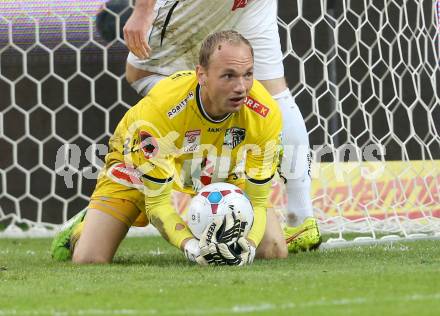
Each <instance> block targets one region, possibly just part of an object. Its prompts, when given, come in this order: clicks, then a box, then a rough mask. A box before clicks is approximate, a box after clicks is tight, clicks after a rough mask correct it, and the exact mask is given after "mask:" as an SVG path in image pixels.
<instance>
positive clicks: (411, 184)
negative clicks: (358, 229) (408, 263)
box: [174, 160, 440, 220]
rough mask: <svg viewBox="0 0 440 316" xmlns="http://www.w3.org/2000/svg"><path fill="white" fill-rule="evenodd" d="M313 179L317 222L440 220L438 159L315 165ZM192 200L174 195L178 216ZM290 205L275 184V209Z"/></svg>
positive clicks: (280, 186)
mask: <svg viewBox="0 0 440 316" xmlns="http://www.w3.org/2000/svg"><path fill="white" fill-rule="evenodd" d="M312 179H313V180H312V190H311V196H312V199H313V206H314V208H315V209H316V210H317V211H318V212H319V213H318V214H316V215H317V216H318V217H324V218H329V217H336V216H343V217H345V218H348V219H352V220H353V219H358V218H362V217H375V218H378V219H381V218H385V217H388V216H396V215H398V216H405V217H408V218H420V217H426V216H433V217H439V218H440V161H439V160H434V161H432V160H428V161H405V162H401V161H392V162H338V163H320V164H313V166H312ZM189 200H190V196H189V195H186V194H183V193H179V192H176V193H175V195H174V204H175V206H176V209H177V210H178V211H179V212H180V213H184V212H185V210H186V208H187V206H188V203H189ZM286 205H287V196H286V194H285V190H284V185H283V183H282V182H281V181H277V182H275V183H274V186H273V191H272V194H271V207H273V208H275V209H285V207H286Z"/></svg>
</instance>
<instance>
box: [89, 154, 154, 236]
mask: <svg viewBox="0 0 440 316" xmlns="http://www.w3.org/2000/svg"><path fill="white" fill-rule="evenodd" d="M88 208H89V209H96V210H99V211H101V212H104V213H106V214H109V215H111V216H112V217H114V218H116V219H118V220H120V221H121V222H123V223H125V224H126V225H127V226H128V227H130V226H146V225H148V223H149V222H148V219H147V217H146V215H145V196H144V194H143V193H142V182H141V180H140V178H139V177H138V174H136V170H134V169H131V168H127V167H126V166H125V165H124V164H123V163H117V164H114V165H113V166H111V167H109V168H106V167H105V168H104V169H103V170H102V172H101V174H100V177H99V178H98V181H97V183H96V188H95V191H94V192H93V194H92V196H91V197H90V203H89V206H88Z"/></svg>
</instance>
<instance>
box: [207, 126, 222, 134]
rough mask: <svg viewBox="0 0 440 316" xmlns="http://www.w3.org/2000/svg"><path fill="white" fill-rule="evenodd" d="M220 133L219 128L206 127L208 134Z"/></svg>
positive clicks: (220, 129)
mask: <svg viewBox="0 0 440 316" xmlns="http://www.w3.org/2000/svg"><path fill="white" fill-rule="evenodd" d="M221 131H222V128H221V127H208V132H209V133H219V132H221Z"/></svg>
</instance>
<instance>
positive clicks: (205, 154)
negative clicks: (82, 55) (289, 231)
mask: <svg viewBox="0 0 440 316" xmlns="http://www.w3.org/2000/svg"><path fill="white" fill-rule="evenodd" d="M200 89H201V87H200V86H199V85H198V82H197V78H196V75H195V73H194V72H193V71H183V72H177V73H175V74H173V75H172V76H170V77H167V78H165V79H163V80H161V81H160V82H158V83H157V84H156V86H155V87H154V88H153V89H152V90H151V91H150V93H149V94H148V95H147V96H146V97H145V98H143V99H142V100H141V101H140V102H139V103H138V104H136V105H135V106H134V107H132V108H131V109H130V110H128V111H127V113H126V114H125V116H124V117H123V118H122V120H121V122H120V123H119V125H118V126H117V128H116V131H115V133H114V135H113V137H112V138H111V139H110V142H109V143H110V152H109V154H108V155H107V157H106V164H107V166H110V165H113V164H114V163H117V162H124V163H125V164H126V165H130V166H133V167H135V168H136V169H137V170H138V171H139V172H140V174H142V175H143V176H142V178H143V183H144V186H145V188H146V191H145V195H146V199H145V203H146V210H147V216H148V217H149V219H150V221H151V222H152V223H153V224H154V225H155V226H156V227H157V226H162V227H164V226H166V227H169V228H168V229H165V230H166V232H165V235H166V236H165V237H166V238H167V239H168V240H170V241H171V242H172V243H173V244H175V245H176V246H178V247H179V246H180V242H182V239H183V237H184V236H187V235H186V234H183V235H182V234H181V233H179V234H180V236H181V237H176V238H174V237H173V236H172V235H173V234H174V233H175V232H173V227H174V228H175V227H176V226H177V224H179V223H180V222H179V220H178V219H176V217H175V216H174V215H173V216H171V217H172V218H173V219H171V217H170V216H169V215H170V214H171V213H169V212H174V210H172V208H171V204H170V203H169V201H170V196H169V194H170V191H171V190H170V184H171V183H172V184H173V188H174V189H176V190H180V191H184V192H187V193H192V194H194V193H196V192H197V190H198V189H200V188H201V187H202V186H203V185H207V184H209V183H212V182H220V181H224V182H230V183H234V184H236V185H241V186H242V187H243V189H244V190H245V192H246V193H247V195H248V196H249V198H250V200H251V202H252V204H253V207H254V213H255V214H254V225H253V227H252V229H251V231H250V233H249V235H248V238H249V239H251V240H252V241H253V242H254V243H255V244H256V245H258V243H259V242H260V241H261V239H262V237H263V234H264V228H265V223H266V217H265V213H266V209H265V207H266V203H267V198H268V195H269V190H270V182H271V181H270V179H271V178H272V177H273V175H274V173H275V172H276V167H277V164H278V151H279V146H280V133H281V127H282V120H281V113H280V110H279V108H278V105H277V104H276V102H275V101H274V100H273V99H272V97H271V96H270V94H269V93H268V92H267V91H266V90H265V89H264V87H263V86H262V85H261V84H260V83H259V82H258V81H254V83H253V87H252V89H251V91H250V93H249V96H248V97H247V98H246V99H245V102H244V103H245V104H244V106H243V107H242V108H241V110H240V111H239V112H236V113H231V114H229V115H228V116H226V117H225V118H223V119H221V120H214V119H212V118H210V117H209V115H208V114H207V113H206V112H205V110H204V107H203V104H202V101H201V97H200ZM158 199H160V200H161V201H166V202H158V201H157V200H158ZM167 203H168V204H169V206H167V207H165V206H164V205H168V204H167ZM166 214H168V215H166ZM165 218H167V219H166V220H165ZM165 221H167V223H165ZM169 221H171V223H169ZM174 221H176V222H174ZM178 222H179V223H178ZM186 229H187V228H186V227H185V230H186ZM170 230H171V231H170ZM174 231H176V233H177V230H176V229H174ZM161 232H162V234H164V231H163V230H162V231H161Z"/></svg>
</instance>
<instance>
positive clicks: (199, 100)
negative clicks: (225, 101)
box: [196, 84, 232, 124]
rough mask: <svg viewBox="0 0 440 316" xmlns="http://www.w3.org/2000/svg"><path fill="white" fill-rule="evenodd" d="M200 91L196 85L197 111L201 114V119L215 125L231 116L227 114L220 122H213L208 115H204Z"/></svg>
mask: <svg viewBox="0 0 440 316" xmlns="http://www.w3.org/2000/svg"><path fill="white" fill-rule="evenodd" d="M201 89H202V88H201V87H200V85H199V84H197V87H196V102H197V107H198V108H199V111H200V113H201V114H202V116H203V118H205V119H206V120H207V121H209V122H211V123H215V124H218V123H222V122H224V121H226V120H227V119H228V118H229V117H230V116H231V114H232V113H229V114H228V115H226V116H225V117H224V118H222V119H220V120H215V119H213V118H212V117H210V116H209V115H208V113H206V111H205V108H204V106H203V103H202V94H201V93H200V91H201Z"/></svg>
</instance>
